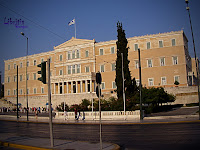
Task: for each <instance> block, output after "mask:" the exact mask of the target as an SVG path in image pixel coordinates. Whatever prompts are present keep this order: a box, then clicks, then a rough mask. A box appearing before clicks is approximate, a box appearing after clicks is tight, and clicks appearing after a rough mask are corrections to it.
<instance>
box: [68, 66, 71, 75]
mask: <svg viewBox="0 0 200 150" xmlns="http://www.w3.org/2000/svg"><path fill="white" fill-rule="evenodd" d="M68 74H71V66H68Z"/></svg>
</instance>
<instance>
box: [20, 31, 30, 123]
mask: <svg viewBox="0 0 200 150" xmlns="http://www.w3.org/2000/svg"><path fill="white" fill-rule="evenodd" d="M21 35H23V36H24V37H26V36H25V35H24V33H23V32H21ZM26 40H27V49H26V103H27V107H26V108H27V111H26V112H27V121H28V111H29V109H28V92H27V61H28V37H26Z"/></svg>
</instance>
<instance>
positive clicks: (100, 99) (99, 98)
mask: <svg viewBox="0 0 200 150" xmlns="http://www.w3.org/2000/svg"><path fill="white" fill-rule="evenodd" d="M98 90H99V126H100V131H99V134H100V136H99V138H100V150H102V137H101V136H102V132H101V94H100V84H99V83H98Z"/></svg>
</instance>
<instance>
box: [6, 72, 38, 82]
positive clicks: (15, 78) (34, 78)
mask: <svg viewBox="0 0 200 150" xmlns="http://www.w3.org/2000/svg"><path fill="white" fill-rule="evenodd" d="M27 80H30V76H29V74H27ZM33 80H37V74H36V73H33ZM13 81H14V82H17V75H15V76H14V77H13ZM19 81H23V75H19ZM7 82H8V83H9V82H11V77H10V76H8V77H7Z"/></svg>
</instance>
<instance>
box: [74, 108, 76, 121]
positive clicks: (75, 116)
mask: <svg viewBox="0 0 200 150" xmlns="http://www.w3.org/2000/svg"><path fill="white" fill-rule="evenodd" d="M74 111H75V120H77V109H76V108H75V109H74Z"/></svg>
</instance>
